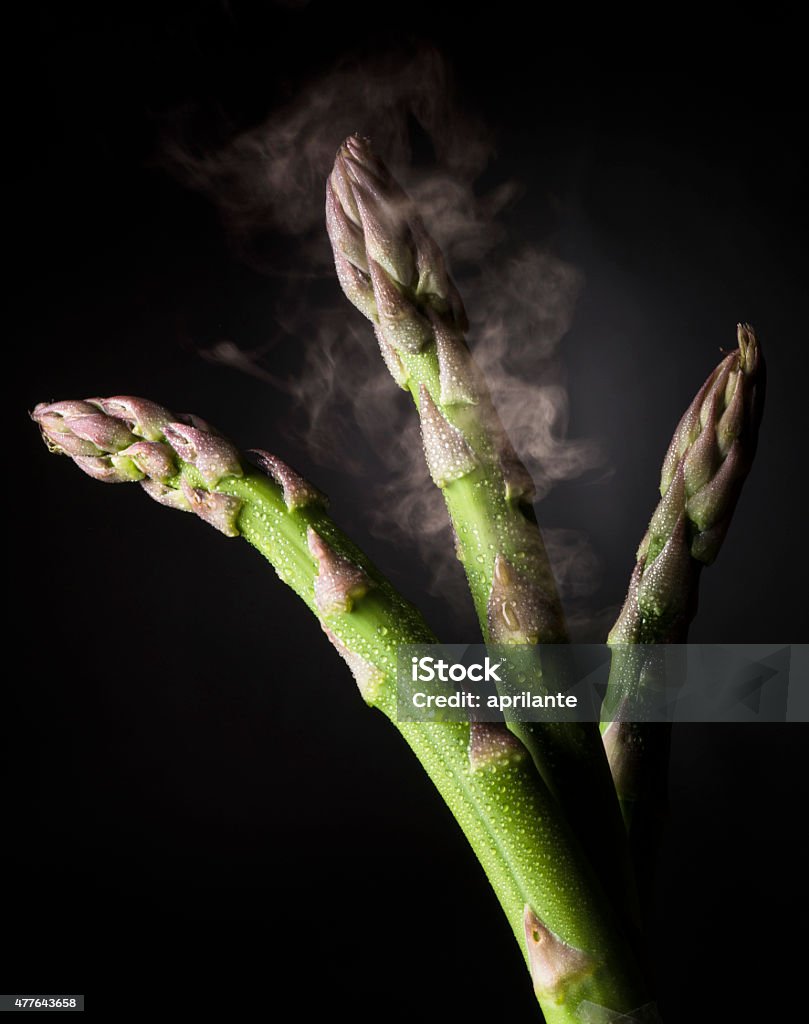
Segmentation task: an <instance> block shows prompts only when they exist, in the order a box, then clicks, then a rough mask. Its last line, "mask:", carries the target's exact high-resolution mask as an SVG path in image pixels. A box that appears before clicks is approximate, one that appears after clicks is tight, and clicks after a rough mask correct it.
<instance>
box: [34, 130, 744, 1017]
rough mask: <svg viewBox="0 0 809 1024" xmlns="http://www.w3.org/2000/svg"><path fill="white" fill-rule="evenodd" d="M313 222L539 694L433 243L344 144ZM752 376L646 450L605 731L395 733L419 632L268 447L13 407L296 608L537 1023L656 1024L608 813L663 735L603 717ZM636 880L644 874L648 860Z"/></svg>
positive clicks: (488, 403) (689, 541) (485, 424)
mask: <svg viewBox="0 0 809 1024" xmlns="http://www.w3.org/2000/svg"><path fill="white" fill-rule="evenodd" d="M326 226H327V230H328V234H329V238H330V240H331V244H332V248H333V252H334V260H335V268H336V272H337V277H338V280H339V282H340V285H341V287H342V289H343V291H344V292H345V294H346V296H347V297H348V298H349V300H350V301H351V302H352V303H353V304H354V305H355V306H356V307H357V308H358V309H359V311H360V312H361V313H362V314H363V315H364V316H365V317H366V318H367V319H368V320H370V321H371V324H372V325H373V331H374V334H375V335H376V341H377V345H378V348H379V352H380V354H381V357H382V358H383V359H384V361H385V364H386V366H387V367H388V369H389V370H390V372H391V375H392V377H393V380H394V381H395V383H396V384H397V385H398V386H399V387H400V388H402V389H404V390H405V391H407V392H409V393H410V395H411V396H412V399H413V403H414V406H415V409H414V412H415V414H416V415H418V417H419V421H420V426H421V436H422V440H423V445H424V455H425V459H426V462H427V466H428V469H429V472H430V476H431V477H432V480H433V482H434V483H435V485H436V487H438V488H440V490H441V492H442V494H443V497H444V500H445V503H446V506H447V513H448V517H449V521H450V523H451V527H452V531H453V534H454V538H455V550H456V553H457V556H458V559H459V560H460V562H461V563H462V565H463V567H464V570H465V572H466V576H467V580H468V584H469V588H470V592H471V595H472V598H473V600H474V604H475V608H476V611H477V616H478V620H479V623H480V629H481V633H482V636H483V639H484V640H485V642H487V643H493V644H505V645H516V644H519V645H540V648H541V649H540V655H539V656H540V664H541V666H542V673H543V678H544V676H545V675H547V678H548V683H549V685H550V686H551V687H553V685H554V683H555V682H558V679H557V678H556V676H555V673H556V672H557V667H556V666H555V660H554V657H553V651H554V646H553V645H557V644H563V643H565V642H566V641H567V639H568V634H567V629H566V625H565V621H564V615H563V611H562V606H561V602H560V599H559V594H558V590H557V586H556V583H555V580H554V576H553V572H552V570H551V566H550V562H549V559H548V557H547V553H546V549H545V545H544V543H543V539H542V535H541V531H540V527H539V524H538V522H537V519H536V515H535V513H534V509H533V505H532V501H533V498H534V488H533V483H532V481H531V477H530V475H529V473H528V472H527V470H526V468H525V467H524V466H523V464H522V463H521V461H520V460H519V457H518V456H517V454H516V452H515V451H514V448H513V446H512V444H511V442H510V441H509V439H508V437H507V436H506V433H505V430H504V429H503V426H502V423H501V420H500V418H499V416H498V414H497V412H496V410H495V408H494V405H493V403H492V399H491V395H490V392H489V388H488V386H487V382H486V380H485V379H484V377H483V374H482V373H481V371H480V370H479V369H478V368H477V366H476V365H475V362H474V359H473V357H472V354H471V352H470V349H469V347H468V345H467V340H466V331H467V329H468V323H467V318H466V314H465V312H464V306H463V302H462V300H461V297H460V295H459V293H458V290H457V289H456V287H455V285H454V284H453V282H452V280H451V279H450V277H449V275H448V273H447V270H446V267H445V264H444V260H443V257H442V254H441V252H440V249H439V247H438V246H437V244H436V243H435V241H434V240H433V239H432V238H431V236H430V235H429V233H428V231H427V229H426V227H425V225H424V223H423V222H422V219H421V217H420V215H419V212H418V210H417V209H416V207H415V206H414V204H413V202H412V201H411V200H410V198H409V197H408V196H407V194H406V193H405V191H404V190H403V189H402V187H401V186H400V185H399V184H398V183H397V182H396V180H395V179H394V178H393V176H392V175H391V173H390V171H389V170H388V169H387V167H386V166H385V165H384V164H383V163H382V161H381V160H380V159H379V157H378V156H377V155H376V154H374V152H373V151H372V149H371V147H370V144H369V143H368V142H367V141H366V140H364V139H361V138H359V137H357V136H352V137H351V138H349V139H347V140H346V141H345V143H344V144H343V145H342V146H341V148H340V150H339V152H338V154H337V157H336V159H335V163H334V167H333V170H332V172H331V174H330V176H329V179H328V182H327V185H326ZM369 358H373V355H372V354H370V353H369ZM763 383H764V369H763V361H762V358H761V352H760V348H759V345H758V342H757V340H756V337H755V334H754V332H753V330H752V328H750V327H746V326H745V327H740V328H739V332H738V348H737V349H736V350H734V351H733V352H732V353H730V354H729V355H727V356H726V357H725V359H724V360H723V361H722V363H720V365H719V367H717V369H716V370H715V371H714V373H713V374H712V375H711V376H710V377H709V379H708V381H707V382H706V384H705V385H704V386H703V388H702V389H701V390H700V392H699V393H698V395H697V397H696V398H695V399H694V402H693V403H692V405H691V406H690V408H689V410H688V411H687V413H686V414H685V416H684V417H683V419H682V421H681V423H680V425H679V427H678V428H677V431H676V433H675V436H674V439H673V440H672V443H671V446H670V448H669V452H668V454H667V456H666V460H665V462H664V466H663V475H662V481H661V495H662V499H661V502H660V504H659V506H658V508H657V510H656V511H655V513H654V515H653V517H652V520H651V522H650V525H649V529H648V531H647V534H646V536H645V537H644V539H643V541H642V543H641V546H640V549H639V551H638V562H637V565H636V567H635V570H634V572H633V574H632V578H631V581H630V588H629V593H628V595H627V599H626V603H625V605H624V608H623V610H622V612H621V615H620V616H619V619H618V622H617V623H616V625H615V627H614V629H613V630H612V632H611V634H610V637H609V643H610V644H611V645H613V663H612V671H611V675H610V683H609V689H608V693H607V697H606V700H605V703H604V712H603V718H604V722H603V723H602V730H603V737H602V736H601V735H600V734H599V729H598V726H597V725H596V724H595V723H583V722H579V723H537V722H522V721H519V720H517V719H516V718H515V719H513V720H507V727H506V726H504V725H501V724H497V723H483V722H474V721H473V722H469V723H467V722H443V721H421V722H409V721H400V720H399V718H398V713H397V710H398V709H397V692H396V673H397V662H398V652H399V649H400V647H401V646H402V645H406V644H425V643H426V644H429V643H435V642H437V641H436V638H435V637H434V635H433V633H432V632H431V630H430V628H429V627H428V625H427V624H426V622H425V621H424V619H423V617H422V615H421V613H420V612H419V611H418V609H417V608H415V607H414V606H413V605H412V604H411V603H409V602H408V601H407V600H405V599H404V598H403V597H402V596H401V595H400V594H399V593H398V592H397V591H396V590H395V589H394V587H393V586H392V585H391V584H390V582H389V581H388V580H387V579H386V578H385V577H384V575H382V573H381V572H380V571H379V570H378V569H377V568H376V567H375V566H374V565H373V564H371V562H370V561H369V560H368V558H367V557H366V556H365V555H364V554H363V553H362V552H361V551H360V549H359V548H358V547H357V546H356V545H355V544H354V543H353V541H352V540H351V539H350V538H349V537H348V536H346V534H344V533H343V532H342V531H341V530H340V529H339V528H338V527H337V526H336V525H335V523H334V522H333V520H332V519H331V518H330V516H329V513H328V508H327V504H328V503H327V501H326V498H325V497H324V495H323V494H322V493H321V492H320V491H319V490H318V489H317V488H316V487H314V486H313V485H312V484H310V483H308V482H307V481H306V480H304V479H303V478H302V477H301V476H300V475H299V474H297V473H296V472H295V471H294V470H293V469H291V468H290V467H289V466H287V465H286V464H285V463H284V462H282V461H281V460H280V459H279V458H278V457H277V456H274V455H272V454H270V453H268V452H266V451H263V450H260V449H254V450H251V451H249V452H247V453H244V452H241V451H239V450H238V449H237V448H236V447H235V446H234V445H233V444H231V443H230V442H229V441H228V440H227V439H226V438H224V437H223V436H222V435H221V434H219V433H218V432H217V431H215V430H214V429H213V428H212V427H210V425H209V424H207V423H206V422H205V421H204V420H200V419H198V418H196V417H194V416H183V417H179V416H175V415H173V414H172V413H170V412H169V411H168V410H167V409H166V408H164V407H163V406H162V405H158V404H156V403H154V402H151V401H148V400H146V399H139V398H132V397H126V396H125V397H121V396H118V397H113V398H90V399H85V400H69V401H59V402H52V403H42V404H40V405H38V406H37V407H36V408H35V409H34V411H33V413H32V417H33V419H34V420H35V422H36V423H37V424H38V426H39V428H40V430H41V432H42V435H43V438H44V440H45V442H46V444H47V445H48V447H49V448H50V450H51V451H53V452H56V453H60V454H64V455H67V456H69V457H70V458H71V459H72V460H73V461H74V462H75V463H76V465H77V466H78V467H79V468H80V469H81V470H82V471H83V472H85V473H87V474H88V475H90V476H92V477H94V478H95V479H97V480H100V481H102V482H107V483H125V482H138V483H140V485H141V487H142V488H143V490H144V491H145V492H146V493H147V494H148V495H149V497H151V498H153V499H154V500H155V501H157V502H159V503H161V504H163V505H165V506H167V507H169V508H172V509H175V510H180V511H185V512H191V513H193V514H194V515H195V516H197V517H198V518H200V519H202V520H203V521H204V522H206V523H208V524H209V525H211V526H213V527H214V529H216V530H217V531H219V532H220V533H221V534H223V535H224V536H226V537H231V538H236V537H243V538H244V539H245V540H247V541H248V543H250V544H251V545H252V546H253V547H255V548H256V549H257V550H258V552H259V553H260V554H262V555H263V556H264V557H265V558H266V559H267V561H268V562H269V563H270V564H271V565H272V566H273V568H274V569H275V571H276V573H277V575H278V576H279V577H280V579H281V580H282V581H283V582H284V583H285V584H286V585H287V586H289V587H290V588H291V589H292V590H294V591H295V593H296V594H297V595H298V596H299V597H300V598H301V599H302V600H303V601H304V602H305V603H306V605H307V606H308V607H309V609H310V610H311V611H312V613H313V614H314V615H315V616H316V617H317V619H318V621H319V623H320V625H321V627H322V629H323V631H324V633H325V634H326V636H327V638H328V640H329V641H330V642H331V644H332V645H333V646H334V648H335V650H336V652H337V653H338V654H339V655H340V657H341V658H342V659H343V660H344V661H345V662H346V664H347V665H348V667H349V669H350V670H351V672H352V673H353V675H354V678H355V680H356V683H357V686H358V689H359V692H360V694H361V696H362V698H363V700H364V701H365V702H366V703H367V704H368V705H370V706H371V707H374V708H377V709H378V710H380V711H381V712H382V713H383V714H384V715H386V716H387V717H388V718H389V719H390V720H391V722H392V723H393V724H394V725H395V726H396V728H397V729H398V730H399V731H400V732H401V734H402V735H403V737H404V739H405V740H406V741H407V743H408V744H409V745H410V747H411V749H412V750H413V752H414V754H415V755H416V757H417V758H418V759H419V761H420V762H421V765H422V766H423V768H424V769H425V771H426V772H427V773H428V775H429V776H430V778H431V779H432V781H433V783H434V784H435V786H436V788H437V789H438V791H439V793H440V794H441V796H442V797H443V799H444V800H445V802H446V804H447V806H448V807H449V809H450V811H451V812H452V814H453V815H454V817H455V818H456V820H457V821H458V824H459V825H460V827H461V828H462V830H463V831H464V833H465V835H466V837H467V839H468V841H469V843H470V845H471V847H472V849H473V850H474V852H475V854H476V855H477V857H478V859H479V860H480V863H481V864H482V866H483V868H484V870H485V872H486V874H487V876H488V878H489V881H490V882H491V885H492V887H493V889H494V891H495V893H496V895H497V898H498V899H499V901H500V903H501V905H502V907H503V910H504V912H505V914H506V917H507V919H508V921H509V924H510V926H511V928H512V931H513V933H514V936H515V939H516V940H517V943H518V944H519V946H520V948H521V950H522V954H523V957H524V959H525V962H526V965H527V967H528V970H529V972H530V977H531V980H532V983H533V988H534V991H535V993H536V997H537V1000H538V1002H539V1006H540V1007H541V1011H542V1013H543V1014H544V1018H545V1020H546V1021H547V1022H548V1024H576V1022H578V1024H587V1022H592V1021H608V1020H613V1019H615V1020H618V1019H620V1020H626V1021H636V1022H642V1021H646V1022H651V1021H657V1020H659V1017H658V1015H657V1011H656V1009H655V1006H654V1002H653V993H652V992H651V990H650V986H649V982H648V979H647V978H646V972H645V969H644V967H643V966H642V965H641V962H640V961H641V959H642V957H640V956H639V955H638V950H639V949H640V948H642V939H641V938H640V935H639V928H640V924H639V918H638V913H637V910H638V907H637V895H636V887H635V877H634V875H633V867H632V863H631V859H630V856H629V846H628V843H627V834H626V831H625V828H624V822H626V823H627V824H632V823H633V821H634V818H633V811H635V810H636V808H637V811H638V813H640V811H641V810H643V800H642V799H641V796H642V794H644V793H648V792H651V791H652V790H653V789H654V787H655V785H657V786H658V787H659V786H660V785H661V784H662V782H661V779H662V775H661V773H663V772H664V771H665V759H664V758H661V757H659V756H658V757H657V759H655V758H654V757H652V756H651V754H652V751H653V748H654V747H655V745H657V746H658V747H663V748H664V747H665V735H666V727H665V726H651V725H637V724H635V723H632V722H627V721H622V718H621V713H622V708H623V707H624V701H625V698H626V697H627V696H633V697H634V696H635V695H637V693H638V692H642V691H643V688H644V687H647V686H649V687H653V686H654V666H653V665H651V664H650V663H649V662H648V659H647V658H646V657H645V656H642V655H641V654H640V652H643V651H646V648H645V647H643V646H641V645H648V644H660V643H678V642H683V641H684V639H685V636H686V630H687V627H688V623H689V622H690V620H691V618H692V617H693V614H694V611H695V609H696V587H697V581H698V577H699V572H700V570H701V567H702V566H703V565H705V564H709V563H710V562H711V561H713V559H714V558H715V557H716V554H717V552H718V549H719V546H720V545H721V543H722V540H723V538H724V536H725V533H726V531H727V527H728V523H729V521H730V517H731V515H732V513H733V509H734V507H735V504H736V501H737V499H738V495H739V491H740V488H741V484H742V482H743V480H744V477H745V476H746V474H747V472H748V470H749V468H750V464H751V461H752V458H753V454H754V451H755V444H756V436H757V430H758V423H759V420H760V416H761V407H762V401H763ZM380 440H381V442H382V443H384V424H382V425H381V432H380ZM471 639H473V638H470V640H471ZM557 650H558V648H557ZM655 730H657V732H656V731H655ZM602 739H603V742H602ZM655 779H656V781H655ZM622 812H623V818H624V821H622V817H621V813H622ZM635 853H636V854H637V849H636V850H635ZM636 866H637V865H636ZM640 868H641V871H640V873H641V876H642V875H643V873H644V869H645V868H648V863H647V864H646V865H645V866H644V865H640ZM470 913H472V914H473V913H474V908H470Z"/></svg>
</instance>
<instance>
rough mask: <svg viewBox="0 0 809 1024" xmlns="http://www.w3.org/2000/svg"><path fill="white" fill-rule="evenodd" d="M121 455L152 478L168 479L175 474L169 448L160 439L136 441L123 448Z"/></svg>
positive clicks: (175, 467) (174, 466)
mask: <svg viewBox="0 0 809 1024" xmlns="http://www.w3.org/2000/svg"><path fill="white" fill-rule="evenodd" d="M121 455H125V456H126V457H127V458H129V459H131V460H132V461H133V462H134V463H135V465H136V466H137V467H138V469H139V470H140V471H141V472H142V473H143V474H144V475H145V476H148V477H151V478H152V479H153V480H159V481H161V482H162V481H164V480H169V479H171V477H173V476H176V474H177V464H176V463H175V461H174V457H173V453H172V450H171V448H169V446H168V445H167V444H163V443H162V442H160V441H137V442H136V443H135V444H131V445H130V446H129V447H128V448H124V450H123V451H122V452H121Z"/></svg>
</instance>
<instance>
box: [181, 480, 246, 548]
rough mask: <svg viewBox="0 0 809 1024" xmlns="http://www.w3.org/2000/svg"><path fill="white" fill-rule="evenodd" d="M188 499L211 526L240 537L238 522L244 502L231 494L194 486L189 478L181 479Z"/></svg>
mask: <svg viewBox="0 0 809 1024" xmlns="http://www.w3.org/2000/svg"><path fill="white" fill-rule="evenodd" d="M180 486H181V487H182V491H183V494H184V496H185V499H186V501H187V502H188V504H189V505H190V506H191V511H192V512H193V513H194V514H195V515H198V516H199V517H200V519H204V520H205V522H206V523H208V525H209V526H213V528H214V529H215V530H219V532H220V533H224V535H225V536H226V537H238V536H239V528H238V526H237V522H238V519H239V511H240V510H241V507H242V502H241V501H240V500H239V499H238V498H234V497H232V496H231V495H229V494H218V493H216V492H215V491H205V490H203V489H202V488H201V487H192V486H191V485H190V484H189V483H188V481H187V480H185V479H183V480H181V481H180Z"/></svg>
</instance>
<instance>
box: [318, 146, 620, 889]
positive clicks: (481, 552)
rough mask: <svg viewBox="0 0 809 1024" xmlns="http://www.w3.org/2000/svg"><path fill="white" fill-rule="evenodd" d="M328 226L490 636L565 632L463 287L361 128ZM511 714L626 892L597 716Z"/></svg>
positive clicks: (339, 175) (548, 636) (527, 488)
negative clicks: (406, 403) (476, 356)
mask: <svg viewBox="0 0 809 1024" xmlns="http://www.w3.org/2000/svg"><path fill="white" fill-rule="evenodd" d="M326 226H327V229H328V232H329V237H330V239H331V243H332V249H333V251H334V261H335V267H336V270H337V276H338V278H339V281H340V284H341V286H342V288H343V291H344V292H345V294H346V297H347V298H348V299H349V300H350V301H351V302H352V303H353V304H354V305H355V306H356V307H357V309H359V310H360V312H361V313H363V314H364V315H365V316H366V317H367V318H368V319H369V320H370V321H371V322H372V324H373V325H374V330H375V333H376V338H377V341H378V343H379V348H380V350H381V353H382V357H383V359H384V361H385V363H386V365H387V367H388V369H389V370H390V372H391V374H392V376H393V378H394V380H395V381H396V383H397V384H398V385H399V386H400V387H401V388H403V389H404V390H407V391H409V392H410V394H411V395H412V397H413V400H414V402H415V403H416V406H417V408H418V413H419V417H420V421H421V434H422V439H423V442H424V453H425V457H426V460H427V464H428V467H429V470H430V474H431V476H432V478H433V481H434V482H435V484H436V485H437V486H438V487H440V488H441V490H442V492H443V496H444V499H445V501H446V505H447V510H448V512H449V517H450V520H451V523H452V527H453V533H454V536H455V550H456V553H457V556H458V558H459V559H460V561H461V563H462V564H463V567H464V569H465V571H466V576H467V579H468V582H469V587H470V590H471V592H472V596H473V599H474V602H475V608H476V610H477V614H478V618H479V620H480V624H481V628H482V631H483V635H484V637H485V639H486V640H487V642H492V643H498V644H536V643H558V642H562V641H565V640H567V631H566V627H565V623H564V618H563V614H562V608H561V604H560V601H559V595H558V593H557V590H556V584H555V581H554V578H553V573H552V571H551V568H550V564H549V562H548V557H547V554H546V551H545V546H544V544H543V541H542V535H541V533H540V530H539V526H538V525H537V520H536V517H535V515H534V510H533V506H532V504H531V502H532V499H533V497H534V485H533V482H532V480H531V477H530V475H529V474H528V471H527V470H526V469H525V467H524V466H523V464H522V463H521V462H520V460H519V458H518V457H517V454H516V452H515V451H514V448H513V447H512V445H511V442H510V441H509V439H508V437H507V435H506V432H505V430H504V429H503V426H502V423H501V421H500V419H499V417H498V415H497V412H496V410H495V408H494V405H493V403H492V399H491V396H490V394H489V390H488V388H487V387H486V382H485V380H484V379H483V377H482V375H481V373H480V372H479V370H478V369H477V367H476V366H475V363H474V360H473V359H472V356H471V354H470V352H469V349H468V347H467V344H466V339H465V332H466V330H467V328H468V323H467V318H466V313H465V311H464V307H463V303H462V301H461V297H460V295H459V294H458V291H457V289H456V287H455V285H454V284H453V282H452V281H451V279H450V278H449V276H448V274H447V271H446V268H445V266H444V260H443V257H442V254H441V251H440V249H439V248H438V246H437V244H436V243H435V241H434V240H433V239H432V238H431V237H430V235H429V234H428V233H427V230H426V229H425V227H424V224H423V222H422V220H421V217H420V216H419V214H418V211H417V210H416V209H415V207H414V204H413V203H412V201H411V200H410V199H409V197H408V196H407V195H406V194H405V192H404V191H403V190H402V188H401V187H400V186H399V184H398V183H397V182H396V180H395V179H394V178H393V176H392V175H391V173H390V171H389V170H388V168H387V167H386V166H385V165H384V164H383V163H382V161H381V160H379V159H378V157H377V156H376V155H375V154H374V153H373V151H372V149H371V146H370V144H369V143H368V142H367V140H364V139H361V138H358V137H357V136H351V137H350V138H348V139H346V141H345V142H344V143H343V145H342V147H341V148H340V150H339V152H338V154H337V157H336V159H335V163H334V168H333V170H332V173H331V175H330V177H329V180H328V182H327V185H326ZM554 688H555V687H554V686H552V687H551V689H554ZM508 724H509V728H510V729H511V730H512V731H513V732H514V733H515V734H516V735H517V736H518V737H519V738H520V740H521V741H522V742H523V743H524V744H525V746H526V747H527V748H528V750H529V751H530V752H531V756H532V758H533V760H534V762H535V764H536V767H537V769H538V770H539V772H540V773H541V775H542V777H543V779H544V780H545V783H546V784H547V786H548V787H549V788H550V789H551V791H552V792H553V793H554V794H555V795H556V796H557V797H558V799H559V802H560V804H562V805H563V806H564V807H565V810H566V813H567V814H568V817H569V819H570V822H571V825H572V827H573V828H574V831H575V832H576V834H577V835H578V837H579V839H580V841H581V843H582V845H583V847H584V848H585V851H586V852H587V854H588V856H589V857H590V859H591V860H592V862H593V863H594V865H596V870H597V871H598V873H599V876H600V878H601V881H602V883H603V884H604V886H605V887H606V888H607V890H608V891H610V892H611V893H613V894H614V895H615V898H616V899H617V900H619V901H620V902H623V901H624V899H625V894H626V890H627V889H628V888H629V889H631V880H630V879H629V875H628V861H627V859H626V857H625V854H624V851H623V850H622V846H623V843H624V838H623V835H622V828H621V821H620V814H619V812H618V808H617V805H616V801H615V794H614V791H613V787H612V782H611V779H610V774H609V768H608V765H607V763H606V759H605V756H604V752H603V749H602V745H601V742H600V740H599V736H598V730H597V729H596V727H595V726H590V725H584V724H581V725H576V724H559V723H545V724H542V725H540V724H537V723H533V722H520V721H518V720H516V719H510V720H509V723H508ZM628 898H629V901H630V903H631V902H632V897H631V896H629V897H628Z"/></svg>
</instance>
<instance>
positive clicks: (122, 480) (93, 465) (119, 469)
mask: <svg viewBox="0 0 809 1024" xmlns="http://www.w3.org/2000/svg"><path fill="white" fill-rule="evenodd" d="M73 461H74V462H75V463H76V465H77V466H78V467H79V469H80V470H82V472H84V473H86V474H87V475H88V476H91V477H92V478H93V479H94V480H100V481H101V482H102V483H105V484H128V483H132V481H134V480H142V479H143V473H141V471H140V470H139V469H138V467H137V466H136V465H135V463H134V462H132V461H131V459H127V458H125V457H120V456H117V455H101V456H97V455H74V456H73Z"/></svg>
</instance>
